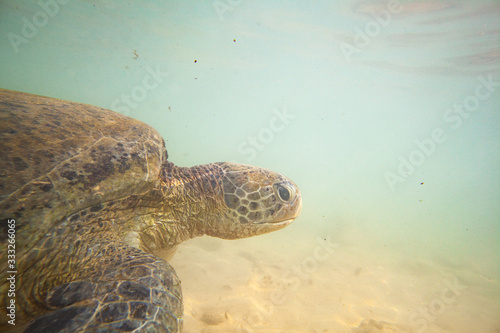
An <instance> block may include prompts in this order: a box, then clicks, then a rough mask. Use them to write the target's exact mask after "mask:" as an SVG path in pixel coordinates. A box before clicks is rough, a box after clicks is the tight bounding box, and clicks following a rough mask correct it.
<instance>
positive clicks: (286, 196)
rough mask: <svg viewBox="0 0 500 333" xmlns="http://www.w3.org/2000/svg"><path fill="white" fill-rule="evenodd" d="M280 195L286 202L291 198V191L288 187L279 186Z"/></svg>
mask: <svg viewBox="0 0 500 333" xmlns="http://www.w3.org/2000/svg"><path fill="white" fill-rule="evenodd" d="M278 195H279V196H280V199H281V200H283V201H285V202H286V201H288V200H290V191H289V190H288V189H287V188H286V187H283V186H280V187H279V188H278Z"/></svg>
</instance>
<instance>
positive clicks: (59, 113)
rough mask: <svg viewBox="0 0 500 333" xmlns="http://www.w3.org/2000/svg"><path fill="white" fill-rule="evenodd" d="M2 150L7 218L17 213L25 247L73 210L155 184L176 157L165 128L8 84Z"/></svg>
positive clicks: (0, 174)
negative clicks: (165, 137) (169, 152)
mask: <svg viewBox="0 0 500 333" xmlns="http://www.w3.org/2000/svg"><path fill="white" fill-rule="evenodd" d="M0 156H1V158H0V214H1V215H0V217H1V218H2V220H4V219H10V218H14V219H15V220H16V233H17V235H18V236H17V238H16V242H17V243H18V244H19V245H20V246H19V248H20V249H23V251H29V247H30V246H29V244H36V243H37V241H38V240H39V239H40V238H41V237H43V235H44V234H45V233H46V232H47V231H48V230H49V229H50V228H51V227H53V226H54V225H55V224H56V223H58V222H59V221H61V220H62V219H63V218H64V217H65V216H68V215H71V214H73V213H75V212H77V211H80V210H82V209H84V208H88V207H91V206H95V205H97V206H99V204H103V205H104V204H105V203H106V202H108V201H112V200H115V199H118V198H121V197H126V196H130V195H132V194H140V193H144V192H146V191H148V190H149V189H151V188H152V187H153V186H155V184H156V182H157V181H158V176H159V171H160V167H161V165H162V164H163V163H164V162H165V161H166V160H167V157H168V156H167V151H166V149H165V143H164V141H163V139H162V138H161V136H160V135H159V133H158V132H157V131H156V130H155V129H153V128H152V127H150V126H148V125H146V124H144V123H142V122H140V121H138V120H135V119H133V118H130V117H127V116H124V115H121V114H119V113H116V112H113V111H110V110H106V109H102V108H99V107H95V106H90V105H86V104H80V103H75V102H68V101H63V100H59V99H54V98H48V97H42V96H36V95H31V94H26V93H21V92H14V91H8V90H0ZM2 227H5V223H2ZM21 231H22V232H21ZM1 235H6V233H5V232H2V233H1ZM28 242H29V243H28ZM1 243H3V244H5V242H1ZM24 245H28V246H24Z"/></svg>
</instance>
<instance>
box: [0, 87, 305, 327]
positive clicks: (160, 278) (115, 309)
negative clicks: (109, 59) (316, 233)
mask: <svg viewBox="0 0 500 333" xmlns="http://www.w3.org/2000/svg"><path fill="white" fill-rule="evenodd" d="M0 130H1V132H0V156H1V158H0V170H1V173H0V180H1V182H0V214H1V216H0V217H1V219H2V230H0V231H1V233H0V265H1V266H0V304H1V307H0V330H1V331H5V330H6V329H9V328H13V326H12V323H15V325H16V327H20V326H21V327H23V328H25V329H26V331H27V332H83V331H85V332H113V331H114V332H125V331H126V332H178V331H180V330H181V329H182V322H183V319H182V318H183V305H182V293H181V285H180V281H179V279H178V277H177V275H176V273H175V271H174V269H173V268H172V267H171V266H170V265H169V264H168V263H167V262H166V261H165V260H163V259H161V258H158V257H157V256H155V255H154V253H155V252H156V251H160V250H168V251H170V252H171V253H173V252H174V251H175V248H176V247H177V245H179V244H180V243H182V242H183V241H185V240H187V239H190V238H193V237H197V236H202V235H209V236H214V237H219V238H224V239H236V238H244V237H250V236H255V235H260V234H264V233H268V232H271V231H274V230H278V229H281V228H283V227H285V226H287V225H289V224H290V223H291V222H292V221H293V220H294V219H295V218H296V217H297V216H298V214H299V213H300V209H301V205H302V204H301V195H300V192H299V189H298V188H297V186H296V185H295V184H294V183H293V182H291V181H290V180H289V179H287V178H286V177H284V176H282V175H280V174H278V173H275V172H272V171H269V170H266V169H262V168H257V167H253V166H248V165H241V164H235V163H228V162H220V163H212V164H206V165H199V166H194V167H191V168H186V167H178V166H175V165H174V164H172V163H171V162H169V161H168V160H167V157H168V155H167V151H166V149H165V143H164V141H163V139H162V138H161V136H160V135H159V134H158V132H157V131H156V130H154V129H153V128H151V127H150V126H148V125H146V124H144V123H142V122H140V121H137V120H135V119H132V118H130V117H127V116H124V115H121V114H118V113H116V112H113V111H110V110H106V109H102V108H98V107H94V106H90V105H84V104H79V103H74V102H67V101H62V100H58V99H53V98H48V97H41V96H35V95H31V94H26V93H21V92H14V91H8V90H0ZM12 230H14V231H12ZM11 234H15V237H13V236H11ZM12 245H14V246H15V249H14V247H13V246H12ZM8 250H11V251H10V252H8ZM12 250H15V257H14V256H8V254H12V253H13V252H14V251H12ZM9 260H10V261H9ZM12 281H14V284H12V283H11V282H12ZM12 291H13V292H14V294H15V297H11V296H12V293H11V292H12ZM12 303H13V304H14V307H15V308H14V311H13V310H12V305H11V304H12ZM9 307H10V308H9ZM13 313H14V315H13Z"/></svg>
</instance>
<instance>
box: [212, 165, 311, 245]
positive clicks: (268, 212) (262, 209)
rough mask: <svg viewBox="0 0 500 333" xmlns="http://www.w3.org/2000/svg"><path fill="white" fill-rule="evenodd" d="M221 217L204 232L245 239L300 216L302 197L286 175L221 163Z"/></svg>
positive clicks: (273, 228)
mask: <svg viewBox="0 0 500 333" xmlns="http://www.w3.org/2000/svg"><path fill="white" fill-rule="evenodd" d="M216 164H217V165H218V166H219V167H220V168H221V169H222V170H223V172H222V174H221V179H220V182H221V185H222V195H223V202H224V205H225V209H223V210H222V211H223V214H222V215H223V216H221V217H220V218H219V220H218V221H217V222H216V223H215V224H216V225H215V226H213V227H214V228H210V230H207V231H206V233H207V235H210V236H214V237H219V238H225V239H235V238H245V237H251V236H256V235H260V234H265V233H268V232H272V231H275V230H279V229H282V228H284V227H286V226H287V225H289V224H290V223H292V221H293V220H294V219H295V218H296V217H297V216H299V214H300V210H301V208H302V197H301V194H300V191H299V188H298V187H297V185H295V184H294V183H293V182H292V181H291V180H289V179H288V178H286V177H284V176H282V175H280V174H278V173H276V172H273V171H270V170H267V169H263V168H258V167H254V166H249V165H243V164H236V163H229V162H222V163H216Z"/></svg>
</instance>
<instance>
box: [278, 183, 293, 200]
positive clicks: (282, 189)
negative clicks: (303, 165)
mask: <svg viewBox="0 0 500 333" xmlns="http://www.w3.org/2000/svg"><path fill="white" fill-rule="evenodd" d="M274 192H275V193H276V194H277V195H278V197H279V198H280V200H281V201H283V202H290V201H292V200H293V198H295V191H294V189H293V188H291V187H290V186H288V184H287V185H285V184H274Z"/></svg>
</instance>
